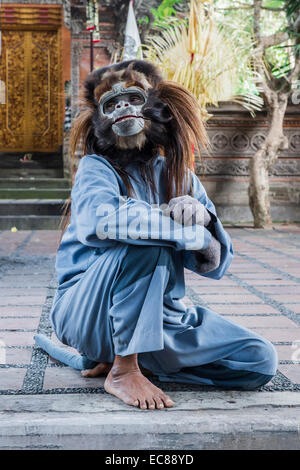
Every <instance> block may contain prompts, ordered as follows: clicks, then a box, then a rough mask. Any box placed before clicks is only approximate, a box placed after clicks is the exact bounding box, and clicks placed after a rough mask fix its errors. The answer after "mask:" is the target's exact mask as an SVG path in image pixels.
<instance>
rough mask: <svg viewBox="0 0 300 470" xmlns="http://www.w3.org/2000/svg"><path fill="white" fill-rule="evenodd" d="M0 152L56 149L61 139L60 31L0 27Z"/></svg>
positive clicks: (50, 150) (53, 150)
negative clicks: (1, 87)
mask: <svg viewBox="0 0 300 470" xmlns="http://www.w3.org/2000/svg"><path fill="white" fill-rule="evenodd" d="M0 60H1V62H0V80H2V82H4V84H5V87H6V97H5V103H4V104H0V151H1V152H4V151H6V152H24V151H32V152H34V151H38V152H55V151H57V150H58V149H59V147H60V145H61V144H62V114H61V113H62V109H61V104H62V103H61V102H62V70H61V61H60V31H59V30H52V31H51V30H50V31H29V30H23V31H22V30H21V31H16V30H4V31H2V54H1V59H0Z"/></svg>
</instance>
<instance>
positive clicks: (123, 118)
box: [114, 114, 144, 124]
mask: <svg viewBox="0 0 300 470" xmlns="http://www.w3.org/2000/svg"><path fill="white" fill-rule="evenodd" d="M133 118H134V119H144V118H143V116H134V115H133V114H127V115H126V116H121V117H119V118H118V119H116V120H115V121H114V124H116V123H117V122H120V121H124V120H125V119H133Z"/></svg>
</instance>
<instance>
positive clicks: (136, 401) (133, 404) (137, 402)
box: [125, 400, 139, 407]
mask: <svg viewBox="0 0 300 470" xmlns="http://www.w3.org/2000/svg"><path fill="white" fill-rule="evenodd" d="M125 403H126V405H131V406H136V407H138V406H139V401H138V400H134V401H132V400H128V401H125Z"/></svg>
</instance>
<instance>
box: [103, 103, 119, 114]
mask: <svg viewBox="0 0 300 470" xmlns="http://www.w3.org/2000/svg"><path fill="white" fill-rule="evenodd" d="M115 106H116V102H115V100H109V101H108V102H107V103H105V105H104V106H103V111H104V113H105V114H110V113H112V112H113V111H114V109H115Z"/></svg>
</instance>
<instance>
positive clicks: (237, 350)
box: [45, 155, 277, 389]
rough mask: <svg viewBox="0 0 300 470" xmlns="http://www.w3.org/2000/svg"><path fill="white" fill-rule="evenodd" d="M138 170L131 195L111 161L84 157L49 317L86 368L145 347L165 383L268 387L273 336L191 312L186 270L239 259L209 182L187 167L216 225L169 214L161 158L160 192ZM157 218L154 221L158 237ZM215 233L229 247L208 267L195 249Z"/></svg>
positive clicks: (216, 273)
mask: <svg viewBox="0 0 300 470" xmlns="http://www.w3.org/2000/svg"><path fill="white" fill-rule="evenodd" d="M138 168H139V167H138V166H137V165H136V164H132V165H130V166H129V167H128V168H127V169H128V170H129V172H130V175H131V183H132V186H133V189H134V197H129V198H128V197H127V192H126V188H125V185H124V183H123V181H122V179H121V178H120V176H119V175H118V173H117V172H116V171H115V170H114V168H113V167H112V166H111V165H110V163H109V162H108V161H107V160H106V159H105V158H103V157H101V156H98V155H86V156H84V157H83V158H82V159H81V160H80V164H79V167H78V170H77V173H76V178H75V182H74V186H73V189H72V194H71V197H72V207H71V220H70V224H69V226H68V228H67V230H66V232H65V233H64V235H63V238H62V241H61V244H60V247H59V249H58V252H57V259H56V270H57V275H58V283H59V287H58V290H57V292H56V296H55V299H54V303H53V307H52V311H51V321H52V324H53V327H54V330H55V333H56V335H57V337H58V338H59V339H60V340H61V341H62V343H64V344H67V345H69V346H72V347H74V348H76V349H77V351H78V352H79V353H80V355H81V356H78V357H77V359H78V361H79V362H78V363H79V366H78V368H87V367H90V366H91V365H93V364H94V363H97V362H113V360H114V356H115V355H116V354H118V355H121V356H126V355H129V354H134V353H138V355H139V356H138V358H139V363H140V364H141V365H142V366H143V367H145V368H147V369H150V370H151V371H152V372H153V374H154V375H156V376H157V377H158V378H159V379H160V380H161V381H174V382H185V383H196V384H209V385H219V386H222V387H225V388H231V387H238V388H244V389H252V388H256V387H258V386H260V385H262V384H264V383H267V382H268V381H269V380H270V378H271V377H272V376H273V375H274V374H275V372H276V367H277V356H276V352H275V349H274V347H273V346H272V344H271V343H270V342H269V341H267V340H266V339H264V338H262V337H260V336H259V335H257V334H256V333H254V332H252V331H250V330H248V329H246V328H243V327H240V326H238V325H236V324H234V323H233V322H231V321H229V320H228V319H226V318H224V317H222V316H221V315H218V314H217V313H215V312H214V311H212V310H211V309H209V308H207V307H204V306H195V307H189V308H186V307H185V305H184V304H183V302H182V301H181V300H180V299H182V298H183V297H184V296H185V281H184V268H186V269H189V270H192V271H194V272H196V273H198V274H199V276H204V277H208V278H212V279H221V278H222V276H223V275H224V274H225V272H226V271H227V269H228V268H229V266H230V263H231V261H232V259H233V248H232V243H231V239H230V236H229V234H228V233H227V232H226V231H225V230H224V228H223V226H222V223H221V221H220V220H219V218H218V217H217V214H216V210H215V206H214V204H213V203H212V202H211V201H210V199H209V198H208V196H207V194H206V191H205V189H204V187H203V185H202V184H201V182H200V181H199V179H198V177H197V176H196V175H195V174H194V173H193V172H190V171H189V173H188V175H189V184H190V185H192V188H193V197H195V198H196V199H197V200H198V201H200V202H201V203H202V204H203V205H204V206H205V208H206V209H207V210H208V212H209V214H210V216H211V219H212V222H211V224H210V227H209V230H208V228H205V227H203V226H202V225H192V226H188V227H186V226H183V225H181V224H178V223H177V222H175V221H173V220H172V219H170V217H169V218H166V216H165V215H164V210H163V209H162V208H161V204H163V203H167V202H168V201H166V200H165V191H164V179H163V171H164V158H163V157H161V156H158V157H157V158H156V159H155V161H154V176H155V183H156V188H157V193H155V194H154V195H153V194H152V192H151V190H150V188H149V185H148V184H146V183H145V182H144V181H143V179H142V178H141V176H140V174H139V171H138ZM188 192H190V188H189V191H188ZM154 204H156V207H155V206H154ZM111 208H113V210H111ZM149 218H150V219H151V220H153V221H154V222H155V223H153V227H154V229H153V230H152V231H151V234H150V235H149V233H150V231H149V225H147V221H148V220H149ZM167 219H168V220H167ZM166 222H168V223H169V226H167V225H166ZM212 234H213V236H214V237H215V238H216V239H217V240H218V241H219V242H220V244H221V259H220V264H219V266H218V267H217V268H216V269H214V270H212V271H209V272H203V271H202V270H201V265H200V266H199V264H198V267H197V260H196V257H195V252H197V251H198V252H199V253H200V252H203V251H202V250H205V249H206V248H207V247H208V246H209V244H210V241H211V238H212ZM199 282H200V283H201V279H199ZM203 290H205V288H204V289H203ZM48 346H49V345H48ZM45 349H46V350H47V347H45ZM50 349H51V348H50ZM48 352H49V350H48ZM62 360H63V359H62ZM75 367H76V366H75Z"/></svg>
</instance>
